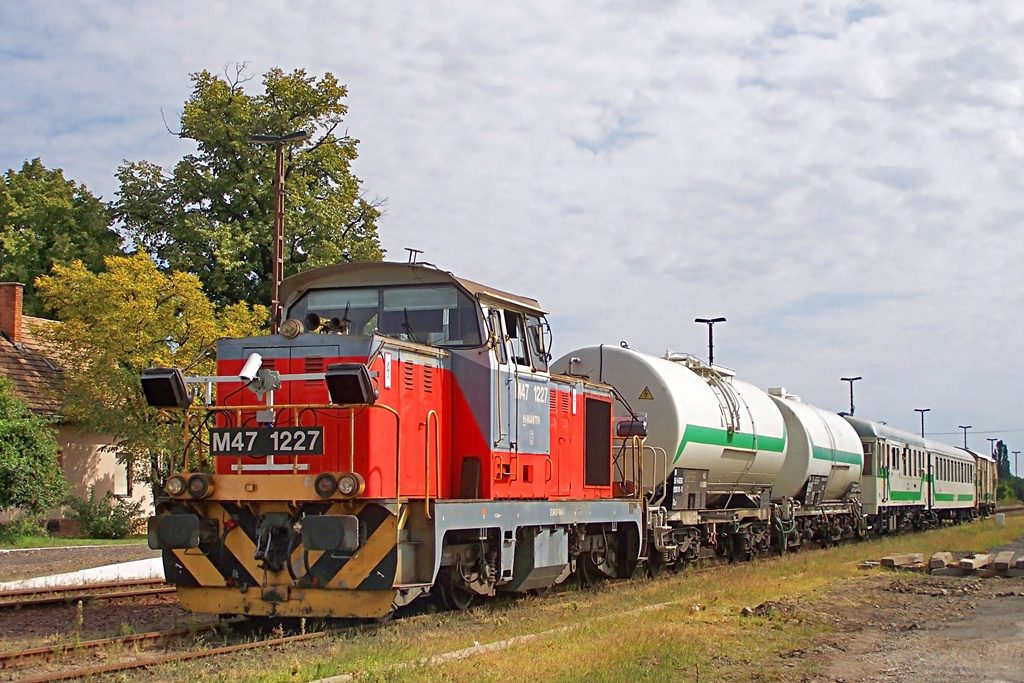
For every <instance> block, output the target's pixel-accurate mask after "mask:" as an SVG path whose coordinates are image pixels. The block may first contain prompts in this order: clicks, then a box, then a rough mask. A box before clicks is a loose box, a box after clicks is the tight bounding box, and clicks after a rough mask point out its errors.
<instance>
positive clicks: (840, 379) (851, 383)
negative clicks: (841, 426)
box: [839, 376, 864, 416]
mask: <svg viewBox="0 0 1024 683" xmlns="http://www.w3.org/2000/svg"><path fill="white" fill-rule="evenodd" d="M861 379H864V378H863V377H859V376H858V377H840V378H839V381H840V382H849V383H850V415H851V416H852V415H853V383H854V382H856V381H857V380H861Z"/></svg>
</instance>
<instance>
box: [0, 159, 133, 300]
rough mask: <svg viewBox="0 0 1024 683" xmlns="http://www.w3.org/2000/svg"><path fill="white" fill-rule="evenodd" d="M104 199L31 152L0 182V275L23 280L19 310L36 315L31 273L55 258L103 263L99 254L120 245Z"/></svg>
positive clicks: (40, 270)
mask: <svg viewBox="0 0 1024 683" xmlns="http://www.w3.org/2000/svg"><path fill="white" fill-rule="evenodd" d="M110 224H111V214H110V212H109V211H108V209H107V207H106V205H105V204H104V203H103V202H102V201H100V200H99V199H97V198H96V197H95V196H93V195H92V194H91V193H90V192H89V190H87V189H86V187H85V185H78V184H76V183H75V182H74V181H72V180H66V179H65V178H64V172H63V171H62V170H61V169H59V168H58V169H55V170H49V169H47V168H46V167H44V166H43V163H42V162H41V161H40V160H39V159H38V158H37V159H33V160H32V161H26V162H25V163H24V164H23V165H22V167H21V170H20V171H14V170H9V171H7V173H5V174H4V175H3V179H2V182H0V280H3V281H5V282H22V283H24V284H25V300H24V304H23V306H24V308H23V310H24V312H25V314H26V315H42V313H43V307H42V304H41V303H40V301H39V297H38V295H37V294H36V290H35V287H34V284H33V283H34V282H35V279H36V278H37V277H38V276H40V275H44V274H46V273H48V272H50V268H52V267H53V265H54V264H55V263H59V264H63V265H66V264H68V263H70V262H71V261H72V260H74V259H78V260H80V261H82V262H83V263H84V264H85V265H86V267H87V268H89V269H91V270H99V269H101V268H103V257H104V256H109V255H112V254H117V253H119V251H120V245H121V237H120V236H119V235H118V234H117V233H116V232H114V231H113V230H111V228H110Z"/></svg>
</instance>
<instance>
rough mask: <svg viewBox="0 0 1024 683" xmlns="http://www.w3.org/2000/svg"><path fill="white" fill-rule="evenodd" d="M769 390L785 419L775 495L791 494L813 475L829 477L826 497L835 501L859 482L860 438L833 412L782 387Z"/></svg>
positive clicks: (790, 495) (861, 460)
mask: <svg viewBox="0 0 1024 683" xmlns="http://www.w3.org/2000/svg"><path fill="white" fill-rule="evenodd" d="M768 393H769V394H770V395H771V397H772V400H773V401H775V404H776V405H777V406H778V408H779V410H780V411H781V412H782V417H783V419H785V421H786V433H787V436H788V438H787V443H786V464H785V465H784V466H783V467H782V471H781V472H779V477H778V479H777V480H776V482H775V488H774V490H773V491H772V496H773V497H774V498H779V497H781V496H788V497H791V498H792V497H794V496H796V495H797V494H798V493H800V490H801V489H802V488H803V486H804V483H806V481H807V479H808V477H810V476H812V475H816V476H823V477H828V481H827V483H826V485H825V500H838V499H839V498H841V497H843V496H848V495H849V494H850V493H851V488H852V484H854V483H857V482H859V480H860V473H861V467H862V465H863V463H864V454H863V452H862V447H861V442H860V437H859V436H857V431H856V430H855V429H854V428H853V427H851V426H850V424H849V423H848V422H847V421H846V420H844V419H843V418H841V417H839V416H838V415H836V414H835V413H831V412H829V411H827V410H822V409H821V408H817V407H815V406H812V405H809V404H807V403H802V402H801V401H800V398H799V397H798V396H794V395H792V394H787V393H786V390H785V389H769V390H768Z"/></svg>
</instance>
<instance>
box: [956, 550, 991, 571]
mask: <svg viewBox="0 0 1024 683" xmlns="http://www.w3.org/2000/svg"><path fill="white" fill-rule="evenodd" d="M994 559H996V558H995V555H992V554H991V553H983V554H980V555H975V556H974V557H965V558H963V559H962V560H960V565H959V566H960V569H966V570H975V569H981V568H982V567H987V566H989V565H990V564H992V560H994Z"/></svg>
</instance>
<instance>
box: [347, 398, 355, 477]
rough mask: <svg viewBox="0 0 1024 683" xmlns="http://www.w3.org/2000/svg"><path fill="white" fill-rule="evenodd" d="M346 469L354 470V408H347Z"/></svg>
mask: <svg viewBox="0 0 1024 683" xmlns="http://www.w3.org/2000/svg"><path fill="white" fill-rule="evenodd" d="M348 471H349V472H355V471H356V409H355V408H349V409H348Z"/></svg>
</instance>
